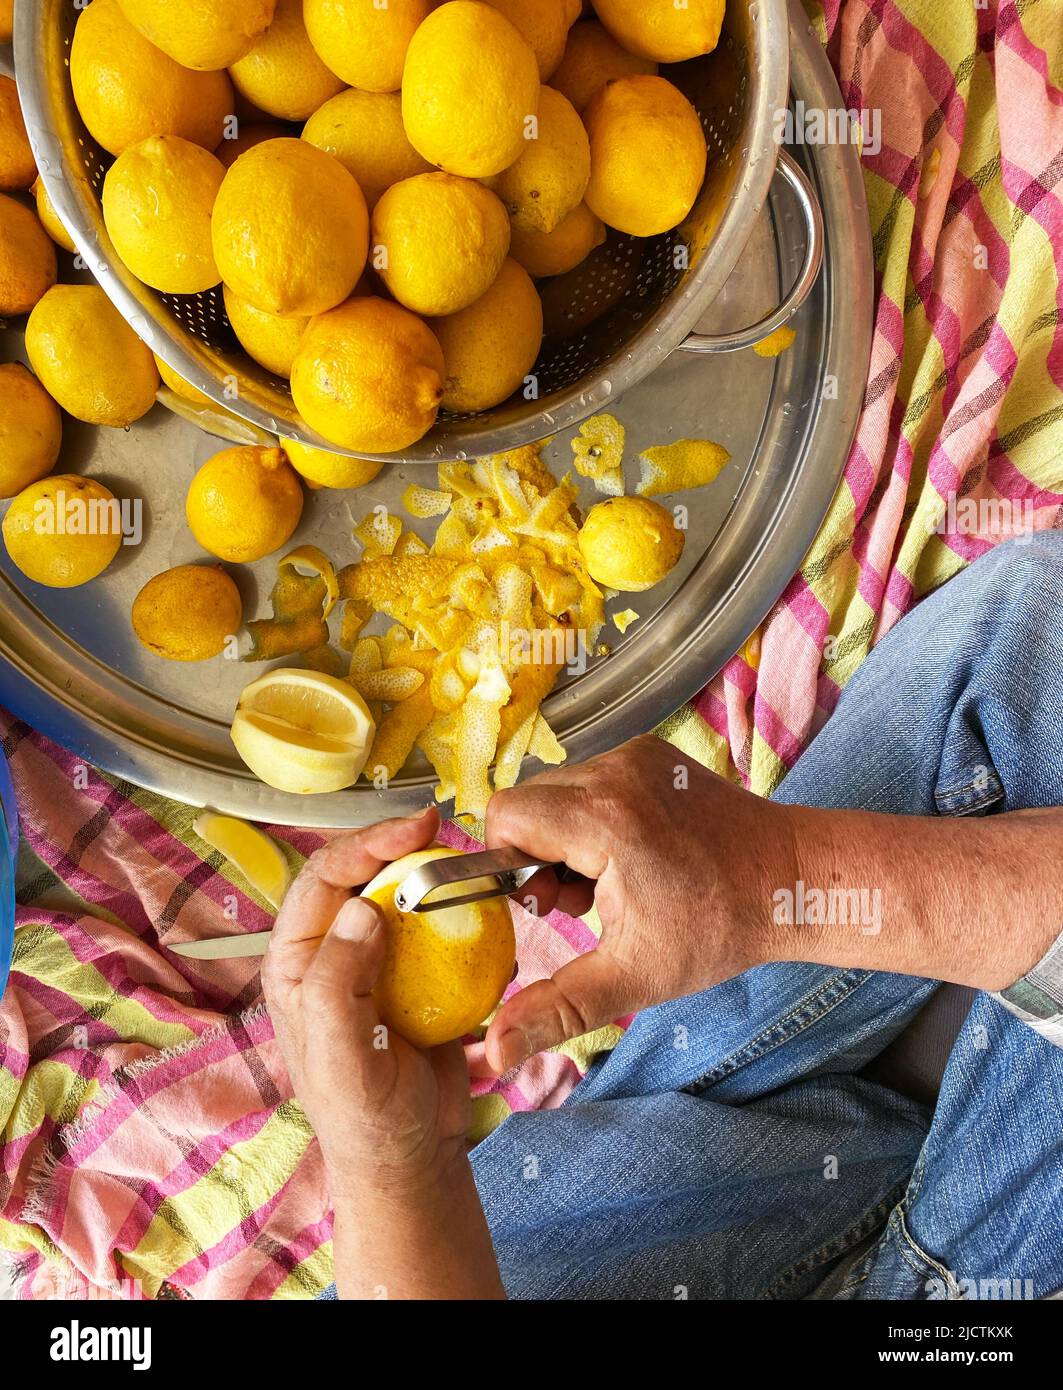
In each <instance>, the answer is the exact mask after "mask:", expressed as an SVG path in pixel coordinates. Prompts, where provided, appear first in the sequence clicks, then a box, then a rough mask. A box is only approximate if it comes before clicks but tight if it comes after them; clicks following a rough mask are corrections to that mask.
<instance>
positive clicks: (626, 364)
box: [15, 0, 823, 461]
mask: <svg viewBox="0 0 1063 1390" xmlns="http://www.w3.org/2000/svg"><path fill="white" fill-rule="evenodd" d="M79 13H80V8H76V7H75V6H74V5H72V4H71V3H70V0H16V5H15V63H16V69H17V73H18V87H19V94H20V96H21V99H22V104H23V110H24V113H25V118H26V126H27V130H28V133H29V138H30V143H31V144H32V146H33V151H34V154H35V155H36V158H37V164H38V167H39V169H40V172H41V177H42V179H43V181H44V184H45V187H46V189H47V191H48V195H49V197H50V198H51V200H52V203H53V205H54V206H55V209H56V211H57V213H58V215H59V217H60V218H61V220H62V221H63V223H64V224H65V226H66V227H67V229H68V230H69V232H70V234H71V236H72V237H73V239H74V241H75V243H76V245H77V247H78V249H79V251H80V253H81V255H82V257H83V258H84V260H85V262H86V264H87V265H88V268H89V269H90V270H91V272H92V273H93V275H95V277H96V279H97V280H98V281H99V283H100V284H101V286H102V287H103V289H104V290H105V291H106V292H107V294H108V295H109V296H110V298H111V299H112V300H113V302H114V303H115V305H116V306H117V307H118V309H119V310H120V311H121V313H122V314H123V315H124V316H125V318H126V319H127V320H128V321H129V323H130V324H131V325H132V326H133V328H134V329H135V330H136V332H137V333H138V334H139V335H140V336H141V337H142V338H143V339H144V340H145V342H146V343H147V344H148V346H149V347H150V348H151V349H152V350H153V351H154V352H155V353H157V354H158V356H159V357H161V358H162V359H163V360H164V361H166V362H167V363H168V364H169V365H170V366H171V367H172V368H173V369H174V370H175V371H176V372H177V373H178V374H179V375H180V376H181V377H183V378H184V379H185V380H186V381H188V382H190V383H191V384H192V385H193V386H195V387H196V388H198V389H199V390H200V391H202V392H203V393H204V394H205V395H207V396H208V397H209V398H210V399H211V400H213V401H215V402H216V403H217V404H218V405H219V406H223V407H224V408H225V409H226V410H228V411H231V412H234V413H236V414H237V415H240V416H241V417H242V418H243V419H245V420H246V421H248V422H250V423H251V424H252V425H254V426H257V427H258V428H259V429H261V430H265V431H267V432H268V433H270V434H274V435H280V436H283V437H285V438H293V439H301V440H303V441H304V442H306V443H308V444H315V445H319V446H324V447H331V448H333V449H335V446H334V445H329V444H328V442H327V441H326V440H323V439H322V438H321V437H320V436H318V435H316V434H315V433H314V432H313V431H312V430H310V429H308V428H307V426H306V425H305V424H304V423H303V422H302V420H301V419H300V418H299V415H298V413H297V412H296V410H295V407H294V405H293V403H292V398H291V393H290V391H289V388H288V383H287V382H286V381H284V380H283V379H282V378H279V377H275V376H272V375H271V374H270V373H269V372H267V371H265V370H264V369H263V368H261V367H259V366H258V365H257V364H256V363H254V362H252V361H251V359H250V358H248V357H247V356H246V355H245V354H244V353H243V352H242V351H241V350H240V347H239V344H238V343H237V341H236V338H235V336H234V335H233V332H232V329H231V328H230V326H229V322H228V319H227V318H226V314H225V308H224V305H223V302H222V296H221V292H220V289H216V290H210V291H208V292H207V293H205V294H197V295H160V294H157V293H156V292H155V291H154V290H150V289H148V288H147V287H146V286H144V285H142V284H141V283H140V282H139V281H138V280H137V279H136V278H135V277H134V276H133V275H132V274H131V273H130V272H129V271H128V270H126V268H125V267H124V266H123V264H122V262H121V261H120V260H119V258H118V256H117V254H116V253H115V251H114V248H113V246H112V245H111V241H110V238H109V237H108V235H107V231H106V228H105V226H104V222H103V212H102V207H101V202H100V196H101V190H102V186H103V178H104V175H105V174H106V172H107V169H108V167H109V165H110V163H111V162H112V161H111V156H110V155H108V154H107V153H106V152H105V151H103V150H101V149H100V148H99V146H98V145H96V143H95V142H94V141H93V140H92V138H91V136H90V135H89V134H88V131H87V130H86V129H85V126H84V124H83V123H82V121H81V118H80V116H79V115H78V112H77V109H76V107H75V105H74V100H73V95H72V92H71V85H70V72H69V54H70V43H71V39H72V36H73V32H74V25H75V23H76V21H77V17H78V15H79ZM663 73H664V75H665V76H667V77H668V78H669V79H670V80H671V81H673V82H675V83H676V85H677V86H679V87H680V88H681V89H682V90H683V91H684V92H685V93H686V95H687V96H688V97H689V98H690V100H691V101H692V102H693V103H694V106H695V107H696V108H697V111H698V113H699V115H700V117H701V121H702V125H703V126H704V129H705V134H706V138H707V141H708V148H709V165H708V173H707V175H706V180H705V184H704V186H703V188H702V191H701V194H700V196H699V198H698V201H697V204H696V206H695V207H694V209H693V211H692V212H691V214H690V216H689V217H688V219H687V220H686V221H685V222H684V223H683V224H682V225H681V226H680V227H678V228H677V229H676V230H675V231H674V232H670V233H668V234H666V235H664V236H659V237H653V238H650V239H638V238H635V237H628V236H622V235H620V234H618V233H613V232H611V233H610V234H609V237H608V239H607V241H606V242H605V243H604V244H603V245H602V246H601V247H599V248H598V250H596V251H595V252H593V253H592V254H591V256H590V257H589V258H588V260H587V261H585V262H584V264H583V265H581V266H579V267H578V268H577V269H576V270H574V271H572V272H570V273H569V274H568V275H564V276H559V277H557V278H555V279H548V280H543V281H540V282H539V288H540V292H541V294H542V299H543V307H544V317H545V326H546V336H545V339H544V342H543V347H542V351H541V354H540V356H539V360H538V362H537V363H536V365H535V367H534V369H533V373H532V375H533V377H534V380H535V383H536V389H537V393H538V394H537V397H536V398H535V399H533V400H529V399H526V398H525V396H524V395H523V394H518V395H516V396H514V397H512V398H511V399H510V400H509V401H507V402H505V403H504V404H502V405H500V406H497V407H496V408H495V409H493V410H488V411H482V412H480V413H478V414H474V415H447V414H443V415H441V416H440V418H439V421H438V423H437V424H436V426H435V428H434V429H433V430H432V431H431V433H430V434H428V435H427V436H426V437H425V438H424V439H423V440H421V441H420V443H418V444H416V445H414V446H413V447H412V448H410V449H408V450H406V451H405V454H404V457H405V458H407V459H410V460H418V459H422V460H432V461H436V460H439V459H441V458H465V457H481V456H484V455H487V454H493V453H501V452H503V451H505V450H507V449H514V448H517V447H519V446H520V445H522V444H528V443H532V442H534V441H536V440H539V439H542V438H545V437H546V436H547V435H551V434H555V433H557V432H559V431H561V430H563V429H566V428H572V427H574V426H575V425H577V424H578V423H579V422H580V421H581V420H584V419H586V418H587V417H588V416H589V415H592V414H594V413H595V412H596V411H599V410H601V409H603V408H604V407H605V406H606V405H607V404H608V402H609V401H610V400H611V399H613V398H614V397H616V396H617V395H619V394H620V393H621V392H623V391H624V390H626V389H627V388H628V387H630V386H632V385H634V383H635V382H637V381H639V380H641V379H642V378H643V377H645V376H646V375H647V374H648V373H649V372H651V371H653V369H654V368H655V367H656V366H657V365H659V363H660V362H661V361H663V359H664V358H665V357H666V356H667V355H668V354H669V353H671V352H672V351H674V350H675V349H676V348H684V349H686V350H688V351H699V352H726V351H732V350H734V349H736V348H741V347H747V346H750V345H751V344H752V343H754V342H757V341H759V340H760V339H761V338H763V337H765V336H767V334H769V333H771V332H773V331H774V329H775V328H777V327H778V326H779V325H780V324H782V323H784V322H785V321H786V319H787V318H789V317H790V315H791V314H793V313H794V312H795V311H796V309H797V308H798V307H799V305H800V304H801V302H802V301H803V300H804V298H805V296H806V295H807V293H808V291H809V289H810V288H811V286H812V284H813V282H814V280H815V277H816V274H817V272H818V269H819V265H820V260H821V257H822V245H823V231H822V219H821V217H820V213H819V208H818V205H817V203H816V200H815V196H814V194H813V192H812V190H811V188H810V186H809V184H808V182H807V180H806V179H805V176H804V174H803V173H802V172H801V171H800V169H799V168H798V167H797V165H796V164H794V163H793V161H792V160H790V159H789V157H788V156H787V155H785V153H780V151H779V149H778V147H777V145H776V143H775V140H774V136H773V130H774V117H775V113H776V112H777V111H778V110H780V109H782V108H783V107H785V105H786V100H787V94H788V82H789V44H788V33H787V16H786V3H785V0H728V5H727V18H726V21H725V25H724V31H723V34H722V35H721V39H720V43H719V45H718V47H717V49H716V50H715V52H713V53H711V54H709V55H708V56H707V57H704V58H699V59H696V60H693V61H691V62H688V63H682V64H679V65H676V66H674V67H669V68H665V69H663ZM776 170H778V172H779V173H780V174H781V175H782V176H783V177H784V178H785V179H786V180H787V182H788V183H789V184H790V186H791V188H792V189H793V191H794V192H795V194H796V195H797V198H798V201H799V204H800V207H801V210H802V213H803V214H804V217H805V220H806V222H807V224H808V233H807V238H806V255H805V262H804V265H803V267H802V271H801V273H800V275H799V277H798V279H797V282H796V284H795V285H794V286H793V287H792V289H791V290H790V292H789V293H788V294H787V296H786V298H785V299H784V301H783V302H782V304H780V306H779V307H778V308H777V309H776V310H775V311H774V312H773V313H772V314H770V315H768V316H767V317H766V318H764V319H762V320H761V321H760V322H759V323H757V324H755V325H753V326H751V327H750V328H749V329H746V330H743V331H742V332H738V333H731V334H726V335H720V336H715V337H713V336H708V335H705V334H696V333H694V332H693V331H692V330H693V328H694V326H695V324H696V323H697V322H698V320H699V319H700V318H701V316H702V315H703V314H704V312H705V310H706V309H707V308H708V306H709V305H710V304H711V303H712V301H713V300H714V299H715V297H716V296H717V294H718V293H719V292H720V290H721V289H722V288H723V285H724V283H725V281H726V280H727V277H728V276H729V275H730V273H731V271H732V270H733V269H734V266H735V264H736V262H737V260H738V258H739V256H740V255H741V253H742V250H743V248H744V247H745V245H746V242H747V240H748V239H749V236H750V233H751V232H752V230H753V226H754V222H755V220H756V217H757V214H758V213H759V211H760V209H761V207H762V205H763V203H764V200H765V198H766V196H767V193H768V188H769V185H770V183H771V180H772V177H773V175H774V174H775V173H776ZM337 452H341V453H346V452H349V451H347V450H337Z"/></svg>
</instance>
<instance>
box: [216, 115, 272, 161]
mask: <svg viewBox="0 0 1063 1390" xmlns="http://www.w3.org/2000/svg"><path fill="white" fill-rule="evenodd" d="M290 134H291V132H290V131H289V129H288V127H287V126H286V125H281V123H280V121H258V122H250V123H248V124H247V125H244V124H243V123H242V122H241V123H239V124H237V126H236V134H235V135H234V136H233V137H232V138H231V139H229V138H226V139H224V140H223V141H222V142H221V144H220V145H219V146H218V148H217V149H216V150H215V151H214V155H215V158H217V159H220V160H221V163H222V167H223V168H224V169H231V168H232V167H233V165H234V164H235V163H236V161H237V160H238V159H239V158H240V156H241V155H242V154H246V153H247V151H248V150H253V149H254V148H255V146H256V145H261V144H263V143H264V142H265V141H266V140H283V139H284V137H285V136H286V135H290Z"/></svg>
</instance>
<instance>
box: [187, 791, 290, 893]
mask: <svg viewBox="0 0 1063 1390" xmlns="http://www.w3.org/2000/svg"><path fill="white" fill-rule="evenodd" d="M192 829H193V830H194V831H195V832H196V834H197V835H198V836H199V838H200V839H201V840H206V842H207V844H208V845H210V847H211V848H212V849H216V850H218V851H219V853H221V854H224V856H225V858H226V859H228V861H229V863H230V864H232V865H233V866H234V867H235V868H237V869H239V871H240V873H242V874H243V876H244V878H246V879H247V881H248V883H250V885H251V887H252V888H254V889H255V890H256V891H257V892H258V893H260V894H261V895H262V897H264V898H265V900H266V901H267V902H268V903H271V904H272V905H273V906H274V907H280V905H281V903H282V902H283V901H284V895H285V893H286V892H287V891H288V884H289V882H290V881H291V873H290V872H289V869H288V861H287V859H285V857H284V851H283V850H282V849H281V847H280V845H278V844H277V842H276V840H273V839H271V838H270V836H269V835H267V834H266V832H265V831H264V830H259V829H258V827H257V826H255V825H249V824H248V823H247V821H245V820H238V819H237V818H236V817H235V816H223V815H221V814H220V812H218V811H201V812H200V813H199V815H198V816H197V817H196V819H195V821H194V822H193V824H192Z"/></svg>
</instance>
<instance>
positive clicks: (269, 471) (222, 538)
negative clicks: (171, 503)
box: [185, 445, 303, 564]
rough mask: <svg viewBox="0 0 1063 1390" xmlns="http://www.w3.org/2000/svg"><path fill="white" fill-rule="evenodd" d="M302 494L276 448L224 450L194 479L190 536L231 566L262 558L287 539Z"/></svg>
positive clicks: (189, 511) (188, 504)
mask: <svg viewBox="0 0 1063 1390" xmlns="http://www.w3.org/2000/svg"><path fill="white" fill-rule="evenodd" d="M302 512H303V490H302V488H301V487H300V486H299V479H298V477H297V476H296V474H295V472H294V470H293V469H292V467H291V465H290V464H289V463H288V460H287V458H286V457H285V455H284V453H283V452H282V451H281V450H280V449H261V448H258V447H257V446H254V445H249V446H247V447H241V448H235V449H223V450H222V451H221V453H218V454H215V455H214V456H213V458H209V459H207V461H206V463H205V464H204V465H203V466H202V468H200V470H199V472H198V473H197V474H196V476H195V477H194V478H193V479H192V486H191V487H190V488H189V489H188V496H187V498H186V499H185V516H186V517H187V518H188V525H189V527H190V528H191V531H192V534H193V536H195V538H196V540H197V541H198V542H199V544H200V545H201V546H202V547H203V549H204V550H208V551H209V552H210V553H211V554H212V555H217V557H218V559H219V560H228V561H229V562H230V563H231V564H242V563H246V562H250V561H253V560H261V559H262V558H263V556H265V555H271V554H272V553H273V551H275V550H279V549H280V548H281V546H282V545H284V543H285V542H286V541H288V540H289V539H290V538H291V535H292V532H293V531H294V530H295V528H296V527H297V526H298V525H299V518H300V517H301V516H302Z"/></svg>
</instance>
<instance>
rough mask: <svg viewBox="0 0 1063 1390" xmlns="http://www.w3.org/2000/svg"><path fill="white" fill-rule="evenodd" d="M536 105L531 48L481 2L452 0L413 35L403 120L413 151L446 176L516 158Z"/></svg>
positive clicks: (496, 167) (481, 174)
mask: <svg viewBox="0 0 1063 1390" xmlns="http://www.w3.org/2000/svg"><path fill="white" fill-rule="evenodd" d="M538 105H539V68H538V64H537V63H536V59H535V54H534V52H533V51H532V49H531V47H530V46H529V44H528V43H527V42H526V41H525V40H524V39H523V38H522V37H521V35H520V34H519V33H518V32H517V30H516V29H515V28H514V27H513V25H512V24H510V22H509V20H508V19H506V18H505V16H504V15H502V14H500V13H499V11H498V10H496V9H493V8H492V7H491V6H490V5H486V4H482V3H479V0H452V2H451V3H450V4H447V5H443V6H442V7H441V8H440V9H438V10H434V11H433V12H432V14H430V15H429V16H428V18H427V19H426V20H425V21H424V23H423V24H422V25H421V27H420V28H419V29H418V30H417V32H416V33H415V34H414V36H413V39H412V40H411V42H410V47H409V50H408V51H407V54H406V67H405V70H404V72H403V78H402V118H403V121H404V122H405V125H406V134H407V135H408V136H409V137H410V143H411V144H412V145H413V147H414V149H415V150H417V151H418V152H419V153H420V154H422V155H423V156H424V158H425V159H427V160H428V162H429V163H430V164H436V165H438V166H439V168H441V169H445V170H446V171H447V173H450V174H462V175H464V176H465V177H467V178H471V179H480V178H487V177H489V176H490V175H491V174H498V173H501V171H502V170H503V169H506V168H508V167H509V165H510V164H512V163H513V161H514V160H515V159H517V158H518V157H519V156H520V153H521V151H522V150H523V148H524V145H523V141H524V135H525V130H526V126H527V122H528V120H529V118H530V117H532V116H534V115H535V113H536V111H537V109H538Z"/></svg>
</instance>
